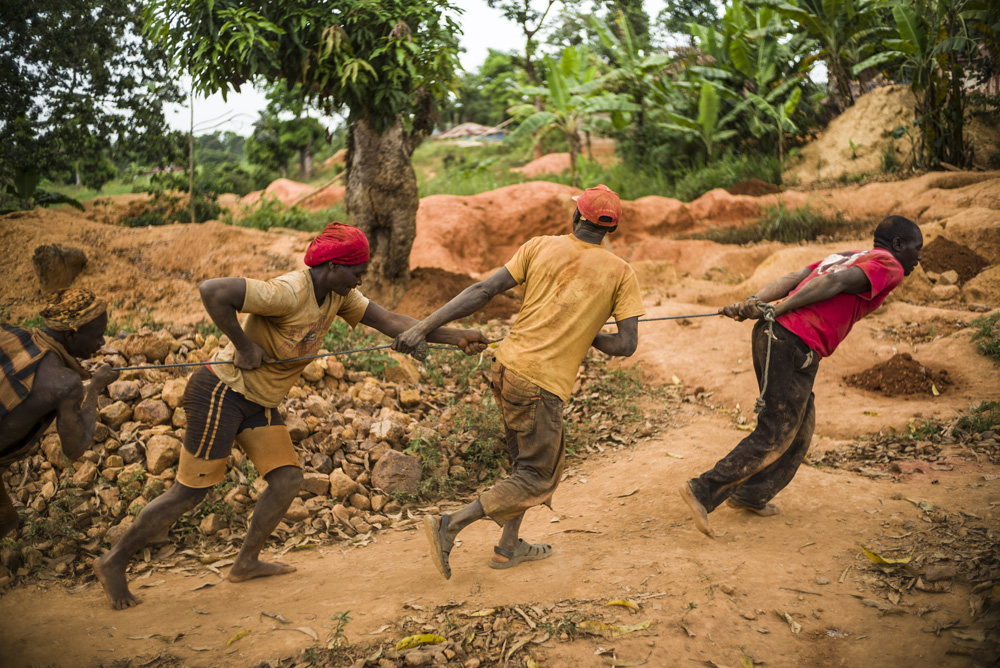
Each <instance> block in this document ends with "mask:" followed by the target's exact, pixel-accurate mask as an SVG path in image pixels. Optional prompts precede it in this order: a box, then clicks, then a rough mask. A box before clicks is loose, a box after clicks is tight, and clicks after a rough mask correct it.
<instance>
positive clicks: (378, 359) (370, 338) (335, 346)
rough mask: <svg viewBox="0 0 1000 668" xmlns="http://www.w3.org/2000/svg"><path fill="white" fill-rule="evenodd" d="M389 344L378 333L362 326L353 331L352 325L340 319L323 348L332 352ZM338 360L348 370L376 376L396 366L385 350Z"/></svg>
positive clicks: (329, 332) (334, 325)
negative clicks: (389, 367) (388, 367)
mask: <svg viewBox="0 0 1000 668" xmlns="http://www.w3.org/2000/svg"><path fill="white" fill-rule="evenodd" d="M388 343H390V341H389V340H388V339H387V338H386V337H384V336H383V335H382V334H379V333H376V332H375V330H372V329H368V328H367V327H364V326H361V325H359V326H358V327H355V328H354V329H351V327H350V325H348V324H347V323H346V322H344V321H343V320H341V319H340V318H337V319H336V320H334V321H333V324H332V325H330V329H329V331H328V332H327V334H326V337H325V338H324V339H323V347H324V348H326V349H327V350H329V351H330V352H338V351H341V350H357V349H359V348H374V347H375V346H382V345H386V344H388ZM336 359H338V360H339V361H340V362H342V363H343V365H344V368H346V369H349V370H352V371H363V372H365V373H370V374H372V375H374V376H381V375H382V374H383V373H385V369H386V367H387V366H394V365H395V364H396V363H395V362H394V361H393V360H392V357H390V356H389V353H388V352H386V350H385V349H382V350H373V351H370V352H364V353H355V354H353V355H344V356H341V357H337V358H336Z"/></svg>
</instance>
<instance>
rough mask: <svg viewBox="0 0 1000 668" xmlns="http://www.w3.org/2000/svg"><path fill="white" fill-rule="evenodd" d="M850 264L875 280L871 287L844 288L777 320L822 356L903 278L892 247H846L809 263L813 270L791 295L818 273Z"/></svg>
mask: <svg viewBox="0 0 1000 668" xmlns="http://www.w3.org/2000/svg"><path fill="white" fill-rule="evenodd" d="M851 267H858V268H860V269H861V271H863V272H865V276H867V277H868V280H869V281H870V282H871V284H872V288H871V290H869V291H867V292H862V293H861V294H858V295H849V294H847V293H844V292H842V293H840V294H839V295H835V296H833V297H831V298H830V299H826V300H824V301H821V302H816V303H815V304H809V305H808V306H803V307H801V308H797V309H795V310H794V311H789V312H788V313H785V314H784V315H782V316H779V317H778V322H780V323H781V324H782V325H783V326H784V327H785V328H787V329H788V330H790V331H791V332H793V333H795V335H796V336H798V337H799V338H800V339H802V340H803V341H805V342H806V345H808V346H809V347H810V348H812V349H813V350H815V351H816V352H817V353H818V354H819V356H820V357H829V356H830V355H832V354H833V351H834V350H836V349H837V346H838V345H839V344H840V342H841V341H843V340H844V337H846V336H847V334H848V332H850V331H851V327H853V326H854V323H856V322H857V321H858V320H861V318H863V317H865V316H866V315H868V314H869V313H871V312H872V311H874V310H875V309H877V308H878V307H879V306H881V305H882V302H884V301H885V298H886V297H888V296H889V293H890V292H892V291H893V289H894V288H895V287H896V286H897V285H899V284H900V283H901V282H902V281H903V265H901V264H900V263H899V261H898V260H897V259H896V258H894V257H893V256H892V253H890V252H889V251H887V250H883V249H881V248H873V249H871V250H866V251H846V252H843V253H834V254H833V255H830V256H828V257H826V258H825V259H824V260H823V261H822V262H817V263H815V264H811V265H809V268H810V269H811V270H812V272H811V273H810V274H809V275H808V276H806V278H805V280H803V281H802V282H801V283H799V285H798V287H796V288H795V289H794V290H792V291H791V292H790V293H789V297H790V296H792V295H794V294H795V293H796V292H798V291H799V290H801V289H802V286H804V285H805V284H806V283H808V282H809V281H811V280H813V279H814V278H816V277H817V276H824V275H826V274H833V273H836V272H838V271H842V270H844V269H849V268H851Z"/></svg>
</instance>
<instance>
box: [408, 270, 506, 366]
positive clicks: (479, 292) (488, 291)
mask: <svg viewBox="0 0 1000 668" xmlns="http://www.w3.org/2000/svg"><path fill="white" fill-rule="evenodd" d="M515 285H517V281H515V280H514V277H513V276H511V275H510V272H509V271H507V268H506V267H504V268H501V269H500V270H499V271H497V272H496V273H495V274H493V275H492V276H490V277H489V278H487V279H486V280H485V281H480V282H479V283H476V284H474V285H470V286H469V287H467V288H466V289H464V290H462V291H461V292H460V293H458V295H457V296H456V297H455V298H454V299H452V300H451V301H450V302H448V303H447V304H445V305H444V306H442V307H441V308H439V309H438V310H437V311H434V313H432V314H431V315H429V316H427V317H426V318H424V319H423V320H422V321H420V322H419V323H416V324H415V325H413V326H411V327H410V328H409V329H407V330H406V331H405V332H403V333H402V334H399V335H398V336H397V337H396V340H395V341H394V342H393V344H392V347H393V349H395V350H398V351H400V352H404V353H408V352H410V351H412V350H413V349H414V348H416V347H417V345H419V344H420V342H421V341H423V340H424V339H427V338H428V336H429V335H430V333H431V332H433V331H434V330H436V329H438V328H439V327H441V326H442V325H445V324H447V323H449V322H451V321H452V320H458V319H459V318H464V317H465V316H467V315H472V314H473V313H475V312H476V311H478V310H479V309H481V308H483V307H484V306H486V305H487V304H489V303H490V300H491V299H493V298H494V297H496V296H497V295H498V294H500V293H501V292H504V291H506V290H510V289H511V288H512V287H514V286H515ZM430 340H432V341H433V340H434V339H430Z"/></svg>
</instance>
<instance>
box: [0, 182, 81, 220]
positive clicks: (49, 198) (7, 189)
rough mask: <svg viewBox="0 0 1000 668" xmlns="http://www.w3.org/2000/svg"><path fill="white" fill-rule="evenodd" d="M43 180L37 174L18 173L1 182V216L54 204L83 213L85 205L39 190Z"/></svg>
mask: <svg viewBox="0 0 1000 668" xmlns="http://www.w3.org/2000/svg"><path fill="white" fill-rule="evenodd" d="M41 179H42V177H41V175H40V174H38V173H37V172H25V171H17V172H15V173H14V175H13V176H12V177H10V178H9V179H3V180H2V181H0V185H2V186H3V189H2V190H0V214H4V213H9V212H11V211H29V210H31V209H34V208H35V207H36V206H42V207H45V206H52V205H54V204H69V205H70V206H72V207H73V208H75V209H79V210H80V211H83V205H82V204H80V203H79V202H77V201H76V200H75V199H73V198H72V197H68V196H66V195H63V194H62V193H54V192H48V191H45V190H42V189H41V188H39V187H38V184H39V182H40V181H41ZM11 205H12V206H11ZM8 207H9V208H8Z"/></svg>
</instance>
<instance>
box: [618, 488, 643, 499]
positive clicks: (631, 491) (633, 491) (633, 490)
mask: <svg viewBox="0 0 1000 668" xmlns="http://www.w3.org/2000/svg"><path fill="white" fill-rule="evenodd" d="M638 491H639V488H638V487H635V488H633V489H631V490H630V491H628V492H625V493H624V494H619V495H618V496H617V497H616V498H619V499H624V498H625V497H626V496H632V495H633V494H635V493H636V492H638Z"/></svg>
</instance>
